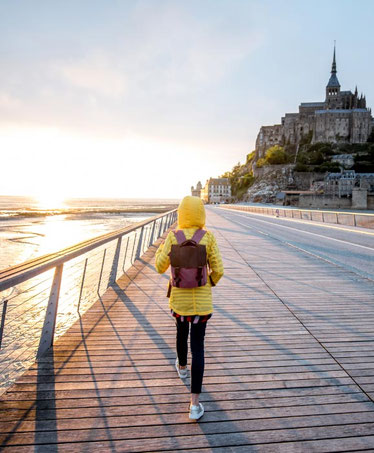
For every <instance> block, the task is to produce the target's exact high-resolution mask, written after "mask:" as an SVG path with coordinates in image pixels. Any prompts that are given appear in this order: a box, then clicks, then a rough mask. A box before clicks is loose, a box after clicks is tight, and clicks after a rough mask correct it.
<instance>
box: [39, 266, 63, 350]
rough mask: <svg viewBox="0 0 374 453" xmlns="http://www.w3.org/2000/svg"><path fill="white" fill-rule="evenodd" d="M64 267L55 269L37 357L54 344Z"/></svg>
mask: <svg viewBox="0 0 374 453" xmlns="http://www.w3.org/2000/svg"><path fill="white" fill-rule="evenodd" d="M63 267H64V265H63V264H60V265H59V266H57V267H56V269H55V274H54V276H53V282H52V286H51V292H50V294H49V300H48V305H47V311H46V315H45V318H44V324H43V329H42V335H41V337H40V342H39V348H38V353H37V357H41V356H42V355H43V354H44V353H45V352H46V351H47V349H49V348H50V347H51V346H52V345H53V337H54V334H55V327H56V317H57V309H58V298H59V295H60V288H61V280H62V270H63Z"/></svg>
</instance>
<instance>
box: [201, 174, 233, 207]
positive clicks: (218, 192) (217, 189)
mask: <svg viewBox="0 0 374 453" xmlns="http://www.w3.org/2000/svg"><path fill="white" fill-rule="evenodd" d="M201 198H202V199H203V201H204V203H223V202H227V201H229V200H230V198H231V184H230V180H229V179H228V178H210V179H208V180H207V182H206V183H205V186H204V188H203V189H202V190H201Z"/></svg>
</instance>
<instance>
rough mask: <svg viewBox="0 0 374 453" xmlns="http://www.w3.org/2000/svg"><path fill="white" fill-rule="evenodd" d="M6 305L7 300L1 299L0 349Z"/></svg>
mask: <svg viewBox="0 0 374 453" xmlns="http://www.w3.org/2000/svg"><path fill="white" fill-rule="evenodd" d="M7 306H8V301H7V300H4V301H3V312H2V314H1V325H0V349H1V345H2V342H3V333H4V326H5V315H6V309H7Z"/></svg>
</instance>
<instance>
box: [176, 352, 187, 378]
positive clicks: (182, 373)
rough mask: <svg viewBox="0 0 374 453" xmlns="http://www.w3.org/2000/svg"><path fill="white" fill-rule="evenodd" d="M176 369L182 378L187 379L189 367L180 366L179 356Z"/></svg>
mask: <svg viewBox="0 0 374 453" xmlns="http://www.w3.org/2000/svg"><path fill="white" fill-rule="evenodd" d="M175 369H176V370H177V373H178V376H179V377H180V378H181V379H186V377H187V374H188V371H187V367H186V368H179V361H178V357H177V358H176V359H175Z"/></svg>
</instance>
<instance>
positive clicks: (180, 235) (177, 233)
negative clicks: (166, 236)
mask: <svg viewBox="0 0 374 453" xmlns="http://www.w3.org/2000/svg"><path fill="white" fill-rule="evenodd" d="M174 235H175V237H176V239H177V242H178V244H182V243H183V242H184V241H186V236H185V234H184V232H183V230H178V231H174Z"/></svg>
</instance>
